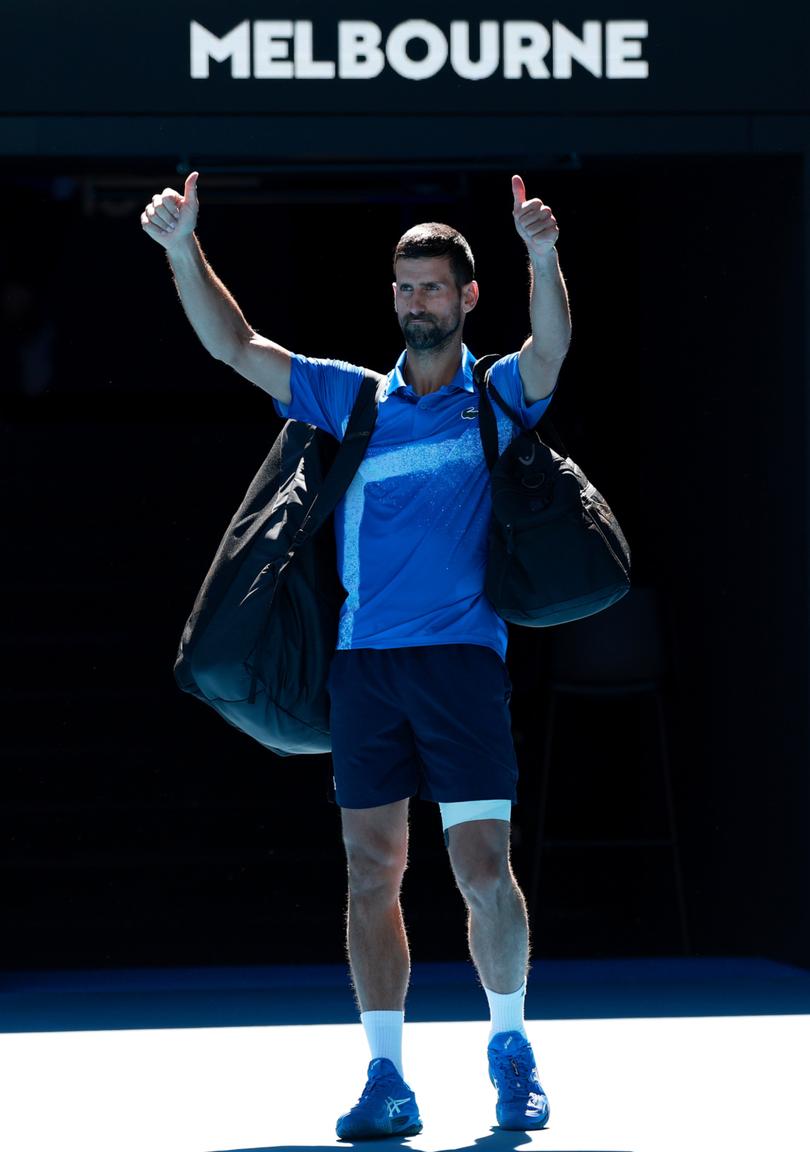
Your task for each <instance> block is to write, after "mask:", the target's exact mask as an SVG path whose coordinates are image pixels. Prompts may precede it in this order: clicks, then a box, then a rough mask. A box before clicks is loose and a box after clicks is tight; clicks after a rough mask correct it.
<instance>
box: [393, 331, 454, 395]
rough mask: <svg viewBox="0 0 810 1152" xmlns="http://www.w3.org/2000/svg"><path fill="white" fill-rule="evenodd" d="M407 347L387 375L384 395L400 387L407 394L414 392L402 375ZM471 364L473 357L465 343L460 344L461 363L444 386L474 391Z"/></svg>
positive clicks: (448, 389)
mask: <svg viewBox="0 0 810 1152" xmlns="http://www.w3.org/2000/svg"><path fill="white" fill-rule="evenodd" d="M407 354H408V352H407V349H405V351H404V352H403V353H402V355H401V356H400V358H399V360H397V362H396V365H395V367H394V369H393V371H392V372H391V373H390V374H389V377H388V387H387V388H386V390H385V395H386V397H388V396H391V395H392V393H394V392H397V391H399V390H400V389H402V390H403V391H405V392H407V393H408V395H410V396H413V395H414V392H413V389H412V388H411V386H410V384H406V382H405V377H404V375H403V369H404V367H405V357H406V356H407ZM473 364H475V357H474V356H473V354H472V352H470V350H469V348H468V347H467V345H466V344H462V345H461V363H460V364H459V367H458V371H457V372H456V374H455V376H454V377H453V379H452V380H451V381H450V383H449V384H445V385H444V388H446V389H447V391H448V392H449V391H454V390H458V389H461V390H463V391H464V392H475V384H474V382H473ZM438 391H439V392H441V391H443V389H442V388H439V389H438Z"/></svg>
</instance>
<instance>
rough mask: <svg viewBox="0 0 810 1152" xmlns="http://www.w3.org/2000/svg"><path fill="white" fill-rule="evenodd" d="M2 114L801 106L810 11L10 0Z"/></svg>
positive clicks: (729, 6)
mask: <svg viewBox="0 0 810 1152" xmlns="http://www.w3.org/2000/svg"><path fill="white" fill-rule="evenodd" d="M10 7H11V8H12V9H13V10H14V11H13V13H12V14H9V12H8V8H9V6H8V5H7V6H6V13H5V19H4V22H3V39H2V45H1V46H0V60H2V68H0V108H2V112H3V113H5V114H26V113H28V114H30V113H39V114H50V115H74V116H75V115H79V114H96V115H109V114H131V115H142V114H150V115H155V114H158V115H162V116H175V115H195V114H204V115H210V114H234V113H237V114H238V113H246V114H247V113H249V114H252V115H257V114H258V115H267V114H287V115H289V114H296V113H309V114H320V115H323V114H336V115H341V114H364V113H372V112H373V113H374V114H377V115H379V114H386V113H393V112H396V113H400V114H406V115H430V114H431V113H436V114H441V113H450V114H465V113H466V114H470V115H486V114H488V113H493V114H503V113H510V114H514V115H524V114H525V115H531V116H537V115H542V114H544V113H555V114H559V113H597V114H599V113H620V112H631V113H640V112H642V113H646V112H650V113H662V112H664V113H666V112H700V111H705V112H714V113H727V112H791V111H801V110H805V109H807V108H808V106H810V85H808V84H807V79H806V78H807V63H808V59H810V22H809V21H807V20H806V19H804V18H803V17H802V16H801V15H800V8H799V6H797V5H795V4H788V3H787V0H774V2H772V3H771V4H769V5H768V6H767V8H765V9H763V10H762V11H761V12H760V13H759V14H758V15H757V17H756V18H754V17H753V16H752V15H751V14H749V12H748V10H747V9H746V7H745V6H741V5H739V4H737V3H731V2H730V0H713V2H712V3H711V4H707V3H706V2H705V0H681V2H680V3H678V4H674V3H672V2H671V0H666V2H665V0H632V2H631V3H630V4H627V3H626V2H625V0H623V2H622V3H617V2H616V0H599V3H598V4H597V5H594V4H592V3H589V4H587V5H585V4H581V3H570V2H568V0H566V3H562V0H556V2H552V0H545V2H543V3H527V2H525V0H515V2H514V3H512V4H510V5H509V6H507V7H504V6H502V5H500V4H497V3H495V2H494V0H484V2H481V0H473V2H470V3H464V4H462V3H460V2H450V3H448V4H446V5H442V6H440V7H439V6H433V5H414V6H413V7H412V8H407V7H406V8H402V7H400V8H397V9H395V10H392V8H391V6H390V5H386V4H383V3H360V4H357V3H353V4H351V5H341V4H327V3H325V2H324V0H303V2H302V0H264V2H260V0H249V2H248V3H245V4H240V5H233V4H229V3H225V2H224V0H220V2H213V0H172V3H170V4H168V5H163V6H160V7H159V8H158V9H149V8H145V7H144V6H142V5H136V4H129V5H122V4H113V5H110V4H108V3H102V2H101V0H84V2H77V3H74V4H64V3H62V2H61V0H39V2H38V3H36V4H31V3H30V0H12V3H11V5H10Z"/></svg>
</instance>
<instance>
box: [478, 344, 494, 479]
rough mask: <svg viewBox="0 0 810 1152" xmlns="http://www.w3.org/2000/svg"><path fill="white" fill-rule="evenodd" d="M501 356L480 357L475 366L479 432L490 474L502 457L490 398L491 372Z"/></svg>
mask: <svg viewBox="0 0 810 1152" xmlns="http://www.w3.org/2000/svg"><path fill="white" fill-rule="evenodd" d="M499 359H500V357H499V356H479V357H478V359H477V360H476V362H475V364H474V365H473V381H474V383H475V386H476V388H477V389H478V430H479V432H480V434H481V447H482V448H483V449H484V457H485V459H486V462H487V467H488V468H489V470H490V472H491V471H492V469H493V468H494V467H495V464H496V462H497V460H498V457H499V456H500V452H499V451H498V421H497V420H496V419H495V412H494V411H493V408H492V401H491V400H490V398H489V394H490V391H492V393H493V394H494V393H495V389H494V388H492V389H491V388H490V386H489V370H490V368H491V367H492V365H493V364H494V363H495V362H496V360H499Z"/></svg>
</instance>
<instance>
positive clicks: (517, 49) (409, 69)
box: [190, 20, 649, 81]
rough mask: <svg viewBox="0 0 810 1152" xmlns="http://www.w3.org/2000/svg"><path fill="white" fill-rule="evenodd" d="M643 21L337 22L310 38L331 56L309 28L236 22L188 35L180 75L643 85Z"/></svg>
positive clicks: (296, 23)
mask: <svg viewBox="0 0 810 1152" xmlns="http://www.w3.org/2000/svg"><path fill="white" fill-rule="evenodd" d="M648 31H649V26H648V22H647V21H646V20H605V21H602V20H585V21H584V22H583V23H582V25H581V27H578V28H568V27H567V26H566V25H564V24H562V23H561V22H560V21H558V20H554V21H552V22H551V23H550V24H541V23H540V22H539V21H537V20H505V21H503V22H501V21H498V20H481V21H477V22H471V21H467V20H451V21H450V22H449V23H448V24H446V25H442V24H436V23H433V22H432V21H430V20H404V21H402V22H401V23H399V24H396V25H394V27H392V28H390V29H389V30H388V31H385V30H384V29H383V27H382V26H381V25H379V24H377V23H375V22H374V21H372V20H339V21H337V23H336V25H335V26H333V27H332V28H330V29H329V30H328V35H324V34H323V33H322V34H321V36H320V39H321V43H322V44H323V43H324V42H325V41H328V42H329V43H330V44H331V45H333V55H332V56H331V57H330V56H329V55H327V54H325V52H324V49H323V48H322V49H321V53H319V52H318V51H316V27H315V25H314V23H313V21H311V20H254V21H252V22H251V21H249V20H242V21H241V22H240V23H239V24H237V25H235V26H234V27H233V28H231V29H229V30H228V31H226V32H224V33H220V34H217V33H216V32H213V31H211V30H210V29H208V28H206V27H205V26H204V25H203V24H201V23H199V22H197V21H196V20H192V21H191V28H190V76H191V78H192V79H193V80H207V79H209V78H210V76H211V74H212V69H214V70H216V69H217V68H218V67H221V68H224V69H225V70H226V74H227V75H229V76H230V77H231V79H233V80H249V79H253V80H321V81H323V80H376V79H377V77H379V76H381V75H383V74H384V73H385V72H386V71H387V72H389V73H390V74H393V75H396V76H399V77H402V78H403V79H405V80H415V81H418V80H431V79H433V77H435V76H438V75H439V74H440V73H442V72H444V73H448V72H449V74H451V75H454V76H455V77H457V78H458V79H460V80H469V81H475V80H488V79H489V78H490V77H495V76H498V77H500V78H502V79H504V80H521V79H524V78H529V79H531V80H570V79H571V78H572V76H573V75H574V72H575V69H580V70H581V71H582V74H583V75H585V74H587V75H590V76H593V77H597V78H599V79H606V80H646V79H647V77H648V76H649V62H648V61H647V60H646V59H645V58H644V54H643V53H644V42H645V40H646V38H647V36H648Z"/></svg>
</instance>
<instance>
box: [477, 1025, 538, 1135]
mask: <svg viewBox="0 0 810 1152" xmlns="http://www.w3.org/2000/svg"><path fill="white" fill-rule="evenodd" d="M487 1056H488V1057H489V1078H490V1080H491V1081H492V1083H493V1084H494V1085H495V1087H496V1088H497V1090H498V1103H497V1104H496V1105H495V1116H496V1117H497V1120H498V1123H499V1125H500V1126H501V1128H507V1129H509V1130H510V1131H512V1132H529V1131H532V1130H533V1129H536V1128H545V1126H546V1124H547V1123H548V1112H549V1109H548V1100H547V1099H546V1094H545V1092H544V1091H543V1089H542V1087H541V1084H540V1081H539V1079H538V1076H537V1068H536V1066H535V1062H534V1053H533V1052H532V1046H531V1044H530V1043H529V1041H528V1040H527V1039H526V1037H525V1036H523V1035H522V1034H521V1033H520V1032H496V1034H495V1035H494V1036H493V1037H492V1039H491V1040H490V1042H489V1047H488V1048H487Z"/></svg>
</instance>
